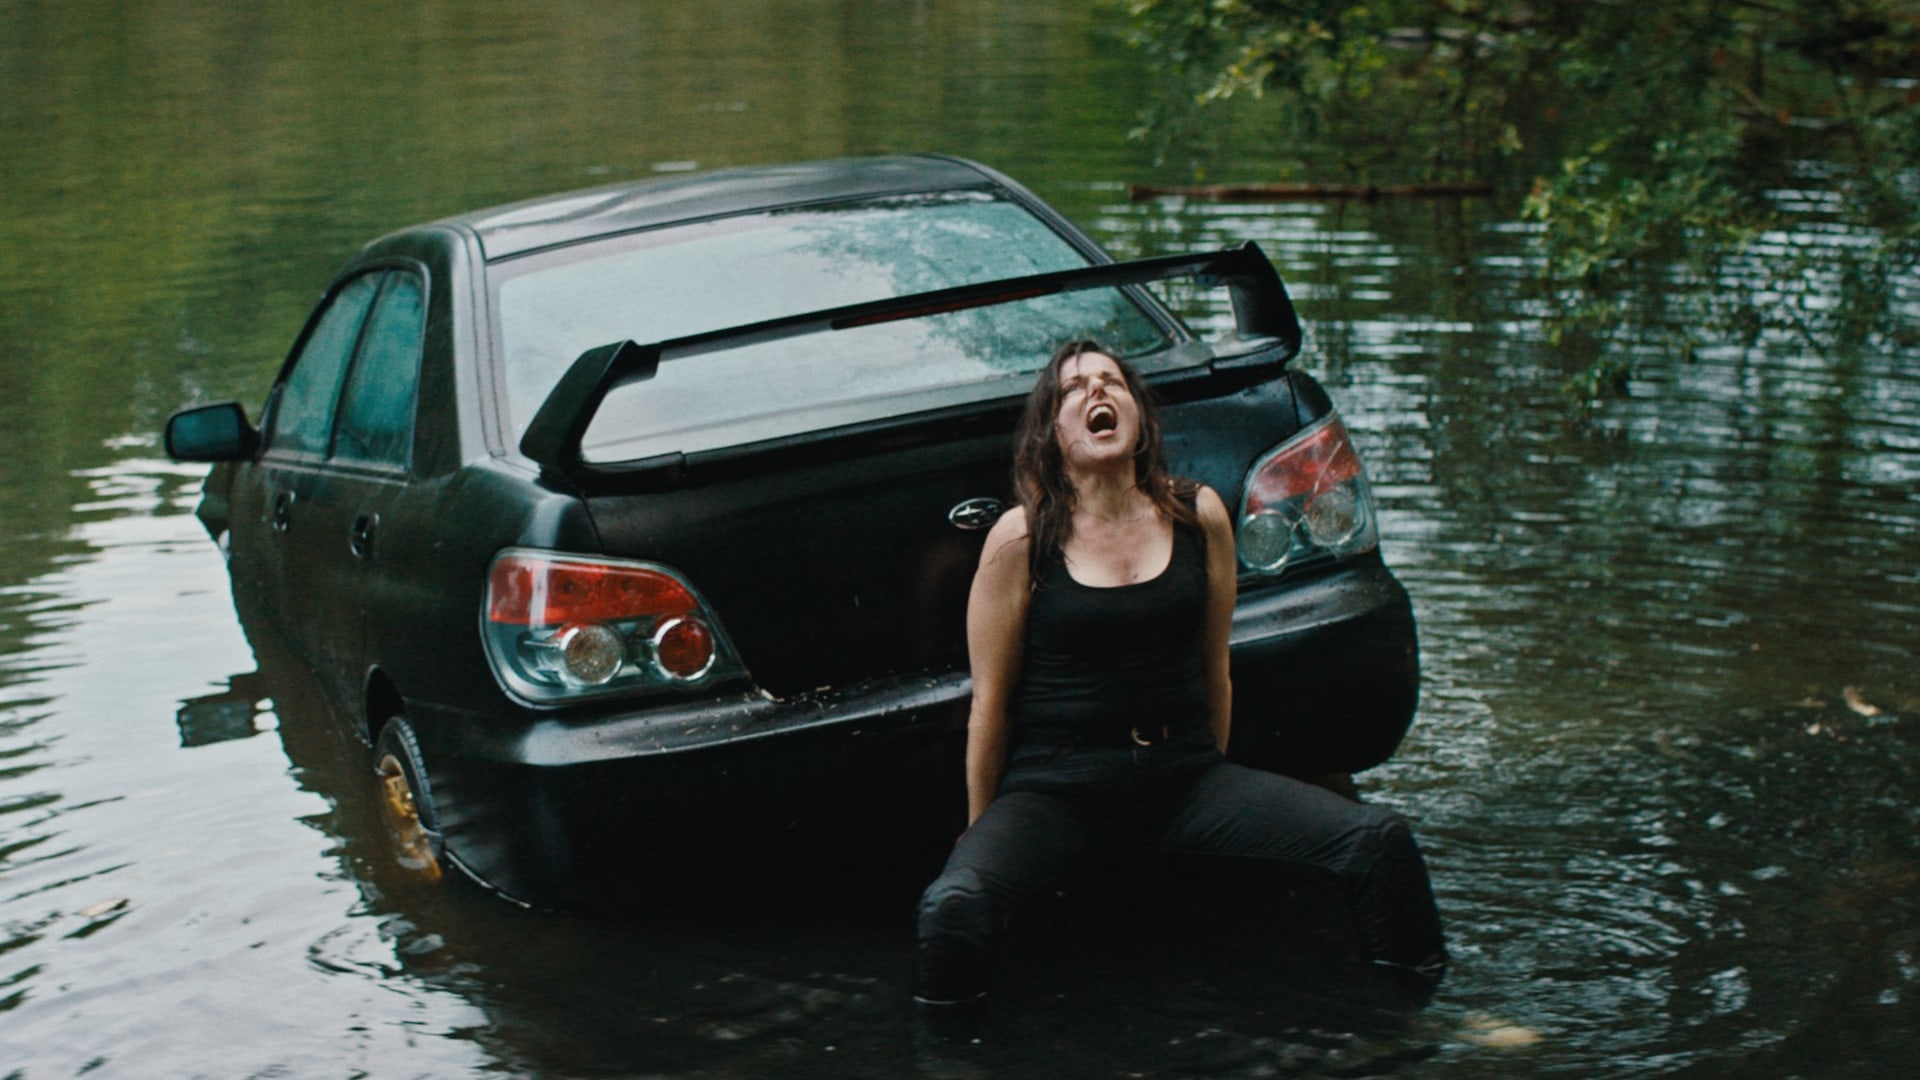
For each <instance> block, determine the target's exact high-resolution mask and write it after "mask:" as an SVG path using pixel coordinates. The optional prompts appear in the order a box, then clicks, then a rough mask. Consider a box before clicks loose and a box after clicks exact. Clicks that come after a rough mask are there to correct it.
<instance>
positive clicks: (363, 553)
mask: <svg viewBox="0 0 1920 1080" xmlns="http://www.w3.org/2000/svg"><path fill="white" fill-rule="evenodd" d="M379 526H380V515H378V514H361V515H360V516H359V517H357V518H354V519H353V526H352V527H351V528H349V529H348V530H347V550H348V551H351V552H353V554H354V556H355V557H357V558H361V559H371V558H373V533H374V530H375V529H377V528H379Z"/></svg>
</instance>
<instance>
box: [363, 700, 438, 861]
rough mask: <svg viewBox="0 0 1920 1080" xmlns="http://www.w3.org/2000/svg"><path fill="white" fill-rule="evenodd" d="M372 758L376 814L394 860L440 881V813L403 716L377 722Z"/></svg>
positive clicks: (414, 741) (417, 744)
mask: <svg viewBox="0 0 1920 1080" xmlns="http://www.w3.org/2000/svg"><path fill="white" fill-rule="evenodd" d="M373 762H374V764H373V773H374V777H375V778H376V779H377V780H378V781H379V784H380V788H379V792H378V800H379V803H380V819H381V821H382V823H383V824H385V825H386V828H387V835H388V836H389V837H390V838H391V839H392V841H393V853H394V860H395V861H396V862H398V863H399V864H400V866H401V868H402V869H404V870H407V871H409V872H411V873H413V874H415V875H417V876H418V877H419V878H421V879H422V880H424V881H428V882H437V881H439V880H440V876H441V869H440V868H441V865H442V863H443V862H444V861H445V858H446V845H445V843H444V841H443V840H442V839H441V835H440V815H439V814H438V813H437V812H436V811H435V809H434V805H433V788H432V786H431V785H430V784H429V783H428V780H427V769H426V765H425V764H424V763H423V761H422V760H421V756H420V740H419V739H418V738H416V737H415V736H414V733H413V725H412V724H409V723H407V720H406V718H405V717H402V716H396V717H394V718H393V719H391V720H388V721H387V722H386V724H385V726H383V727H381V729H380V738H379V740H378V742H377V743H375V746H374V754H373Z"/></svg>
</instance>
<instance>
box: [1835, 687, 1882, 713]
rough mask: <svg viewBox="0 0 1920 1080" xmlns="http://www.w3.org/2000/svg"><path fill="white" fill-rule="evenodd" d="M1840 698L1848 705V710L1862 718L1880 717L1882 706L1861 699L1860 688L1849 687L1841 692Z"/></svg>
mask: <svg viewBox="0 0 1920 1080" xmlns="http://www.w3.org/2000/svg"><path fill="white" fill-rule="evenodd" d="M1840 697H1841V699H1842V700H1844V701H1845V702H1846V703H1847V708H1849V709H1852V710H1853V711H1854V712H1856V713H1858V714H1860V715H1861V716H1879V715H1880V706H1878V705H1875V704H1874V703H1873V702H1871V701H1868V700H1867V699H1866V698H1863V697H1861V696H1860V688H1859V687H1857V686H1849V687H1847V688H1846V689H1845V690H1842V691H1840Z"/></svg>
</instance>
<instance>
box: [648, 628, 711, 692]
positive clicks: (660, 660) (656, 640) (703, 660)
mask: <svg viewBox="0 0 1920 1080" xmlns="http://www.w3.org/2000/svg"><path fill="white" fill-rule="evenodd" d="M713 660H714V641H713V631H712V630H711V629H708V627H707V624H706V623H704V622H701V621H700V620H699V619H674V620H672V621H671V622H668V623H665V624H664V625H662V626H661V627H660V629H659V630H656V631H655V632H654V635H653V662H654V665H655V666H657V667H658V668H659V669H660V670H661V671H662V672H663V673H665V674H666V675H668V676H669V677H671V678H675V679H680V680H682V681H686V680H691V679H697V678H699V677H700V676H702V675H705V674H706V673H707V668H708V667H710V666H711V665H712V664H713Z"/></svg>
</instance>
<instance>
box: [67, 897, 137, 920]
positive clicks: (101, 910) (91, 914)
mask: <svg viewBox="0 0 1920 1080" xmlns="http://www.w3.org/2000/svg"><path fill="white" fill-rule="evenodd" d="M131 903H133V901H132V900H130V899H128V898H127V897H124V896H120V897H115V898H114V899H112V900H102V901H100V902H99V903H97V904H94V905H92V906H90V907H84V908H81V909H80V911H79V915H80V917H81V918H83V919H97V918H99V917H100V916H102V915H110V914H112V913H113V912H116V911H119V910H120V909H121V908H124V907H126V906H127V905H128V904H131Z"/></svg>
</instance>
